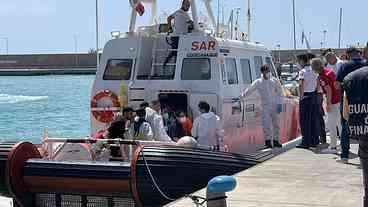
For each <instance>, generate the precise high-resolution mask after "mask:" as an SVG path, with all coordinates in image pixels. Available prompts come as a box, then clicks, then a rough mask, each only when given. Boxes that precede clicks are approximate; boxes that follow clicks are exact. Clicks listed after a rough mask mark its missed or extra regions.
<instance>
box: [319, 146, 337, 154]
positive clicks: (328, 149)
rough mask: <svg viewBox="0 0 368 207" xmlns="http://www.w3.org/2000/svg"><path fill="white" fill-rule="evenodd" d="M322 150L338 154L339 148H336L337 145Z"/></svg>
mask: <svg viewBox="0 0 368 207" xmlns="http://www.w3.org/2000/svg"><path fill="white" fill-rule="evenodd" d="M321 152H322V153H326V154H336V153H337V149H336V147H329V148H327V149H323V150H322V151H321Z"/></svg>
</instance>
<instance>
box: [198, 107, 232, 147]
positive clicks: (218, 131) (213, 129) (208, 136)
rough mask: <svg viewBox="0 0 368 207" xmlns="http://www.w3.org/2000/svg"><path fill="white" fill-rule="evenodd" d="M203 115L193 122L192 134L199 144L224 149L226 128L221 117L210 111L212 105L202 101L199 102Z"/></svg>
mask: <svg viewBox="0 0 368 207" xmlns="http://www.w3.org/2000/svg"><path fill="white" fill-rule="evenodd" d="M198 108H199V111H200V112H201V115H200V116H198V117H197V118H196V119H195V120H194V122H193V128H192V135H193V137H194V138H195V139H196V140H197V142H198V144H200V145H204V146H210V147H211V148H212V149H214V150H220V151H224V149H225V145H224V129H223V128H222V123H221V120H220V117H219V116H217V115H216V114H214V113H213V112H210V109H211V107H210V105H209V104H208V103H207V102H205V101H201V102H199V104H198Z"/></svg>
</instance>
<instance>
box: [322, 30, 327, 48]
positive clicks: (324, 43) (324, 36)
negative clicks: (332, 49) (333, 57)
mask: <svg viewBox="0 0 368 207" xmlns="http://www.w3.org/2000/svg"><path fill="white" fill-rule="evenodd" d="M326 36H327V30H323V47H324V48H326V47H327V42H326V41H327V39H326Z"/></svg>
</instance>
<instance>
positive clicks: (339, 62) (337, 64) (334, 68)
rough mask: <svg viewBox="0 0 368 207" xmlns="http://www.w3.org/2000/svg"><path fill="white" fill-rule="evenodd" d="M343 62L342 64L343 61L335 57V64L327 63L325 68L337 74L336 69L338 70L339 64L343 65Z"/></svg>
mask: <svg viewBox="0 0 368 207" xmlns="http://www.w3.org/2000/svg"><path fill="white" fill-rule="evenodd" d="M343 64H344V61H342V60H340V59H339V58H337V62H336V64H335V65H331V64H328V65H327V68H330V69H332V70H333V71H334V72H335V74H337V71H339V69H340V68H341V65H343Z"/></svg>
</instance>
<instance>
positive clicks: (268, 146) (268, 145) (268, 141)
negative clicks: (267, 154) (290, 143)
mask: <svg viewBox="0 0 368 207" xmlns="http://www.w3.org/2000/svg"><path fill="white" fill-rule="evenodd" d="M265 146H266V148H272V144H271V140H266V141H265Z"/></svg>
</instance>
